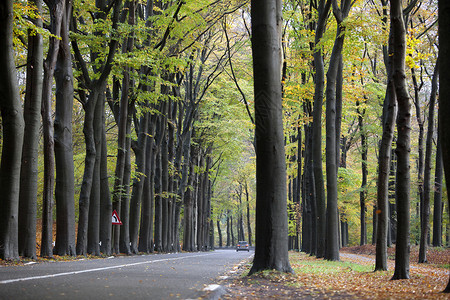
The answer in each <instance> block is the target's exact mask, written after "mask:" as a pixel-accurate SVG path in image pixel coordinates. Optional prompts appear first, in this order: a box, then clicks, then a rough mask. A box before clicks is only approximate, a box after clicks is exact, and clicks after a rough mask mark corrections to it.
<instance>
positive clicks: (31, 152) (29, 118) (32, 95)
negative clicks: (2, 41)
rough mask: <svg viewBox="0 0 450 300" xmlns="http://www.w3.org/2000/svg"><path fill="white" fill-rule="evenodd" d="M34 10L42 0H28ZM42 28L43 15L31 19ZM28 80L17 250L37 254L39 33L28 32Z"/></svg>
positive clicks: (41, 68)
mask: <svg viewBox="0 0 450 300" xmlns="http://www.w3.org/2000/svg"><path fill="white" fill-rule="evenodd" d="M29 5H31V6H35V11H36V13H37V14H39V15H40V14H41V13H42V0H30V1H29ZM33 23H34V25H35V26H36V27H38V28H42V19H41V18H38V19H34V20H33ZM27 55H28V57H27V61H28V63H27V81H26V92H25V103H24V121H25V131H24V140H23V150H22V163H21V171H20V174H21V175H20V193H19V254H20V255H22V256H23V257H28V258H32V259H34V258H36V210H37V188H38V186H37V185H38V160H37V158H38V150H39V129H40V111H41V102H42V87H43V86H42V72H43V57H44V54H43V41H42V35H41V34H39V33H36V32H31V30H29V32H28V54H27Z"/></svg>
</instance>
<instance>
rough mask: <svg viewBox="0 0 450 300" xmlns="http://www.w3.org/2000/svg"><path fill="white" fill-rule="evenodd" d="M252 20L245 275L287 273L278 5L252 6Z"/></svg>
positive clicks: (273, 3)
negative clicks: (252, 209) (251, 253)
mask: <svg viewBox="0 0 450 300" xmlns="http://www.w3.org/2000/svg"><path fill="white" fill-rule="evenodd" d="M251 15H252V30H253V32H252V34H253V37H252V53H253V74H254V88H255V120H256V130H255V140H256V147H255V148H256V235H255V236H256V241H255V245H256V249H255V258H254V260H253V266H252V268H251V270H250V272H249V274H253V273H255V272H258V271H261V270H266V269H275V270H278V271H281V272H292V268H291V266H290V263H289V256H288V249H287V247H288V224H287V204H286V196H287V195H286V161H285V153H284V135H283V122H282V121H283V118H282V107H281V74H280V70H281V40H280V38H281V34H280V30H281V26H282V16H281V1H263V2H261V1H252V6H251ZM268 220H269V222H268Z"/></svg>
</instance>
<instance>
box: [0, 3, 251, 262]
mask: <svg viewBox="0 0 450 300" xmlns="http://www.w3.org/2000/svg"><path fill="white" fill-rule="evenodd" d="M30 4H31V5H34V6H35V8H36V10H37V13H42V1H41V0H33V1H30ZM46 4H47V5H48V8H49V11H50V13H51V14H50V20H51V24H50V33H51V34H52V35H51V36H50V37H49V50H48V53H47V58H46V59H45V60H44V58H43V38H42V35H40V34H39V33H36V32H31V31H30V34H29V41H28V46H29V52H28V56H29V58H28V65H27V87H26V97H25V108H24V113H22V108H21V102H20V98H19V94H18V83H17V79H16V75H15V61H14V56H13V53H14V52H13V48H12V37H13V33H12V21H13V20H12V1H5V2H2V4H1V7H0V8H1V9H0V22H1V32H0V35H1V37H2V40H3V41H5V42H4V43H2V45H1V47H0V51H1V53H2V56H1V59H2V61H3V63H2V65H4V66H6V69H7V72H2V75H1V76H2V77H3V78H2V79H3V80H2V85H1V90H2V93H1V94H2V99H1V106H0V107H1V113H2V122H3V128H2V131H3V139H2V160H1V161H2V164H1V168H0V178H1V181H0V186H1V189H2V195H3V196H2V197H0V198H1V200H0V201H1V206H2V207H3V208H4V209H2V212H1V217H2V218H1V220H2V221H1V222H2V223H1V226H0V227H1V233H0V258H2V259H17V258H18V257H19V255H21V256H23V257H30V258H35V257H36V205H37V199H36V197H37V155H38V145H39V144H38V141H39V125H40V114H41V113H42V120H43V125H44V126H43V135H44V149H45V150H44V154H45V155H44V160H45V175H44V177H45V180H44V200H43V219H42V222H43V232H42V236H43V238H42V245H41V253H40V255H41V256H46V257H50V256H52V255H54V254H56V255H76V254H78V255H86V254H93V255H100V254H101V253H103V254H106V255H109V254H111V253H126V254H131V253H137V252H146V253H149V252H153V251H158V252H169V251H180V250H181V244H180V240H181V238H180V235H181V234H182V233H183V239H182V240H183V250H186V251H198V250H209V249H211V248H212V247H213V243H214V240H213V239H212V238H211V236H213V235H212V232H213V223H212V221H211V210H212V208H211V198H212V181H211V179H210V176H209V174H210V171H211V168H212V165H213V161H212V149H213V143H212V142H211V141H209V140H207V139H206V138H204V136H203V134H204V133H203V132H201V131H200V130H196V129H195V126H194V124H195V122H196V120H198V118H199V114H198V110H199V105H200V103H201V101H202V99H203V97H204V95H205V91H206V89H207V88H208V87H209V86H210V85H211V83H212V81H213V80H214V79H213V78H215V76H217V74H218V73H219V72H220V68H219V67H216V68H215V69H213V71H210V73H207V70H205V68H204V65H205V63H206V61H207V60H208V58H209V57H210V54H211V51H212V49H211V48H209V47H208V43H209V42H210V41H211V39H212V38H213V36H214V35H213V34H205V35H204V36H203V37H201V38H199V43H200V44H202V45H203V46H200V47H199V49H200V50H199V51H193V52H192V54H191V55H190V60H189V64H188V68H186V71H185V72H184V73H181V72H178V71H176V72H174V71H169V70H165V69H162V70H161V69H158V70H157V69H152V68H153V66H142V67H141V68H140V69H135V68H133V67H132V66H131V64H125V65H124V66H123V69H122V74H121V75H122V76H121V79H118V77H117V76H116V75H114V76H111V75H112V69H113V61H114V57H115V55H117V53H118V51H119V49H120V48H121V53H122V54H127V53H128V52H131V51H133V49H135V47H136V45H135V34H134V32H131V33H130V34H129V35H128V36H127V37H126V38H125V39H123V40H121V39H120V37H118V36H114V34H113V35H112V38H111V39H109V40H105V41H104V42H103V43H102V47H103V48H101V49H99V48H91V49H90V50H89V52H88V53H86V51H85V49H83V48H82V47H81V43H80V41H78V40H77V38H76V37H74V38H72V39H71V40H69V29H70V30H73V31H74V32H78V31H77V28H78V26H79V25H80V24H83V22H84V21H83V20H82V18H81V17H79V18H76V17H74V16H75V14H74V13H73V8H72V2H71V1H67V0H52V1H46ZM183 4H184V2H183V1H179V2H178V3H175V4H173V5H175V6H174V7H175V8H176V9H175V15H174V16H173V20H176V19H177V18H178V16H177V13H178V12H179V10H180V8H181V6H182V5H183ZM169 5H171V4H169V3H161V2H158V3H156V2H155V3H153V2H149V3H146V4H142V3H138V2H137V1H125V2H122V1H121V0H116V1H112V2H111V3H109V2H108V1H96V8H97V10H96V13H95V14H93V15H92V17H93V18H94V23H95V22H98V23H101V22H103V21H106V20H107V19H109V18H110V19H111V22H112V23H111V26H112V32H115V30H117V28H118V26H119V24H123V23H127V24H128V25H130V26H133V25H134V24H136V23H137V22H138V19H139V18H143V19H144V21H146V22H147V23H146V26H147V27H148V28H151V27H152V26H153V24H152V22H153V21H154V20H155V19H154V18H152V16H153V14H154V13H156V12H159V11H163V10H165V9H168V7H169ZM138 12H139V13H138ZM141 12H145V13H144V14H142V13H141ZM34 22H35V26H36V27H38V28H42V19H40V18H37V19H36V20H34ZM171 28H172V27H170V26H169V28H168V29H167V30H170V29H171ZM93 34H94V36H96V37H97V38H100V37H102V36H103V35H104V33H103V31H102V30H100V29H99V30H97V31H94V33H93ZM167 39H168V36H167V35H166V34H164V35H163V37H162V40H160V41H156V42H155V41H154V40H153V41H152V40H151V37H149V38H148V40H147V41H146V42H145V43H146V46H148V47H152V48H153V49H158V50H159V51H161V53H163V52H162V51H163V50H165V46H166V45H167V43H168V41H167ZM70 45H71V46H72V50H73V53H74V55H73V56H72V54H71V49H70ZM167 51H168V52H167V53H166V52H164V53H165V55H167V57H171V55H182V53H176V52H175V51H177V50H176V48H175V47H172V48H170V49H167ZM105 53H106V54H105ZM217 65H218V66H221V64H220V61H219V62H217ZM89 66H92V69H91V70H89ZM74 67H76V68H77V70H79V72H78V73H77V74H78V75H77V78H74V72H73V68H74ZM42 74H44V75H43V76H42ZM136 74H137V75H138V76H136ZM155 77H157V80H155V79H154V78H155ZM53 78H54V80H55V87H56V89H55V91H56V92H55V99H56V100H55V104H56V105H55V114H54V119H53V116H52V97H53V94H52V87H53ZM111 78H112V86H110V85H109V83H108V82H109V80H110V79H111ZM138 78H140V79H138ZM74 79H76V80H77V81H78V89H77V90H76V91H74ZM182 85H184V89H185V90H184V95H182V94H181V86H182ZM156 90H158V91H159V93H158V95H157V96H156V98H155V99H153V101H150V100H148V99H147V100H145V101H142V100H139V101H137V100H136V94H139V93H150V94H151V93H154V92H155V91H156ZM74 93H76V99H77V100H78V101H80V103H81V104H82V106H83V109H84V112H85V116H84V123H83V133H84V137H85V143H86V157H85V164H84V176H83V181H82V185H81V191H80V196H79V214H78V227H77V234H76V232H75V230H76V226H75V215H76V214H75V188H74V184H75V180H74V164H73V162H74V160H73V145H72V138H73V137H72V113H73V107H74V103H73V100H74V98H75V95H74ZM174 99H180V100H176V101H175V100H174ZM41 103H42V104H41ZM106 104H109V108H110V111H111V112H112V115H113V116H114V120H115V122H116V124H117V133H118V135H117V136H118V138H117V159H116V168H115V177H114V187H113V190H112V193H111V191H110V188H109V186H110V184H109V180H108V177H109V175H108V168H107V164H108V155H109V153H108V147H107V139H106V134H107V133H106V128H105V120H106V118H107V116H106V113H107V111H106ZM41 107H42V112H41ZM23 116H25V121H24V119H23ZM132 130H134V131H135V132H134V133H135V135H136V136H137V140H132V139H131V136H132V134H133V132H132ZM24 132H25V135H24ZM22 145H23V146H22ZM131 151H133V152H134V156H135V164H136V166H137V170H136V175H135V176H134V177H133V178H132V177H131V175H132V167H131V162H132V159H131V156H132V155H131ZM20 154H22V156H21V155H20ZM53 154H54V156H53ZM55 170H56V177H54V175H53V174H54V172H55ZM53 190H54V191H55V192H54V195H55V200H56V241H55V245H54V247H53V245H52V243H53V241H52V225H53V218H52V211H53V207H52V201H53ZM19 196H20V197H19ZM113 210H116V212H117V213H118V215H119V216H120V218H121V220H122V223H123V225H122V226H112V225H111V215H112V211H113ZM182 217H183V222H182V220H181V219H182ZM19 224H20V228H19V227H18V226H19ZM240 232H241V233H243V228H241V230H240Z"/></svg>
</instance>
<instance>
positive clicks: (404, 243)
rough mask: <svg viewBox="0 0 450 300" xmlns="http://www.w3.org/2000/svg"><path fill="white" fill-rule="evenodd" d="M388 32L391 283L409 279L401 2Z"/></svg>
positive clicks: (395, 4) (395, 1)
mask: <svg viewBox="0 0 450 300" xmlns="http://www.w3.org/2000/svg"><path fill="white" fill-rule="evenodd" d="M390 9H391V31H392V35H393V36H392V38H393V58H392V59H393V64H392V67H393V69H392V78H393V81H394V90H395V94H396V96H397V103H398V117H397V131H398V139H397V148H396V155H397V174H396V182H397V185H396V190H395V192H396V204H397V237H396V247H395V271H394V275H393V277H392V279H408V278H409V253H410V238H409V234H410V212H409V208H410V200H409V194H410V163H409V156H410V151H411V150H410V132H411V100H410V97H409V94H408V90H407V83H406V75H405V56H406V30H405V24H404V21H403V13H402V1H401V0H391V1H390Z"/></svg>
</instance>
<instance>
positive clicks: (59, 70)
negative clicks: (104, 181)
mask: <svg viewBox="0 0 450 300" xmlns="http://www.w3.org/2000/svg"><path fill="white" fill-rule="evenodd" d="M71 3H72V2H70V1H66V5H65V11H64V13H63V17H62V24H61V43H60V47H59V52H58V58H57V61H56V68H55V84H56V108H55V124H54V128H55V139H54V140H55V169H56V180H55V201H56V245H55V250H54V253H55V254H57V255H75V254H76V253H75V186H74V185H75V179H74V164H73V148H72V112H73V73H72V55H71V53H70V43H69V24H70V19H71V16H72V4H71Z"/></svg>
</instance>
